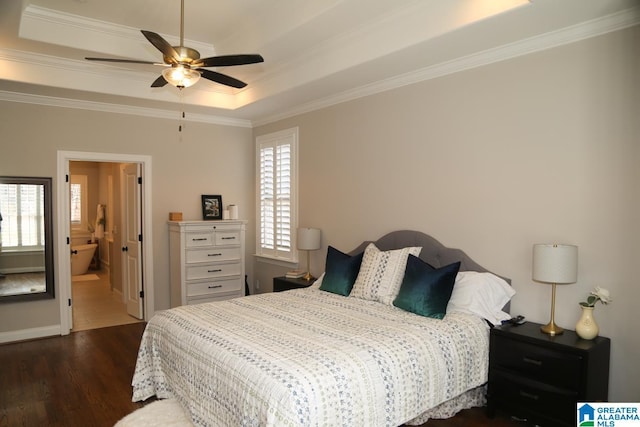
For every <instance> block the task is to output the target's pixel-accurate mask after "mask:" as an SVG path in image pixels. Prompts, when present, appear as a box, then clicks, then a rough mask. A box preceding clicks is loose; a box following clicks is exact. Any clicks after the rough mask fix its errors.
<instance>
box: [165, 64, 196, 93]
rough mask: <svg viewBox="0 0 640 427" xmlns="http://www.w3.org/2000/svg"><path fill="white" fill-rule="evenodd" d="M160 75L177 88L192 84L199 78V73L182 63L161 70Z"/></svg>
mask: <svg viewBox="0 0 640 427" xmlns="http://www.w3.org/2000/svg"><path fill="white" fill-rule="evenodd" d="M162 77H164V79H165V80H166V81H167V82H169V83H170V84H172V85H173V86H175V87H177V88H180V89H182V88H184V87H189V86H193V85H194V84H196V82H197V81H198V80H200V73H199V72H198V71H196V70H192V69H191V68H188V67H185V66H184V65H178V66H175V67H171V68H165V69H164V70H162Z"/></svg>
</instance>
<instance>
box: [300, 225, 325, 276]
mask: <svg viewBox="0 0 640 427" xmlns="http://www.w3.org/2000/svg"><path fill="white" fill-rule="evenodd" d="M298 249H299V250H301V251H307V274H305V275H304V277H303V279H304V280H307V281H308V280H311V279H313V278H314V277H313V276H312V275H311V269H310V267H309V252H310V251H316V250H318V249H320V230H319V229H318V228H298Z"/></svg>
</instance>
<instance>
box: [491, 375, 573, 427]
mask: <svg viewBox="0 0 640 427" xmlns="http://www.w3.org/2000/svg"><path fill="white" fill-rule="evenodd" d="M488 392H489V395H490V398H491V400H492V401H493V402H494V403H496V402H497V403H499V404H500V406H501V407H503V408H505V409H507V410H508V411H509V413H511V414H513V415H516V416H518V417H521V418H527V417H528V416H530V415H531V414H533V415H534V417H535V419H537V420H549V421H550V425H563V426H564V425H566V426H575V425H576V424H575V413H576V393H575V392H569V391H567V390H565V389H560V388H556V387H550V386H547V385H545V384H543V383H539V382H536V381H532V380H529V379H526V378H522V377H518V376H517V375H510V374H501V373H493V374H492V375H491V377H490V383H489V390H488ZM551 420H552V422H551ZM542 424H543V425H545V423H544V422H543V423H542Z"/></svg>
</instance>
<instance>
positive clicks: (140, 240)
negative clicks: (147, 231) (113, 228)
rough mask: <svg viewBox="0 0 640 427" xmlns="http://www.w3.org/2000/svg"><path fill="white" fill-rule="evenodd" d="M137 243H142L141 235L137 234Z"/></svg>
mask: <svg viewBox="0 0 640 427" xmlns="http://www.w3.org/2000/svg"><path fill="white" fill-rule="evenodd" d="M138 242H142V234H138Z"/></svg>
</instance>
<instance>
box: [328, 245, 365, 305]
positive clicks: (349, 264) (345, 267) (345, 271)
mask: <svg viewBox="0 0 640 427" xmlns="http://www.w3.org/2000/svg"><path fill="white" fill-rule="evenodd" d="M362 255H363V253H360V254H358V255H354V256H350V255H347V254H345V253H342V252H340V251H339V250H337V249H335V248H334V247H332V246H329V247H328V248H327V263H326V265H325V272H324V277H323V278H322V284H321V285H320V290H323V291H327V292H332V293H334V294H339V295H344V296H347V295H349V294H350V293H351V289H352V288H353V283H354V282H355V281H356V278H357V277H358V272H359V271H360V264H362Z"/></svg>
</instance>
